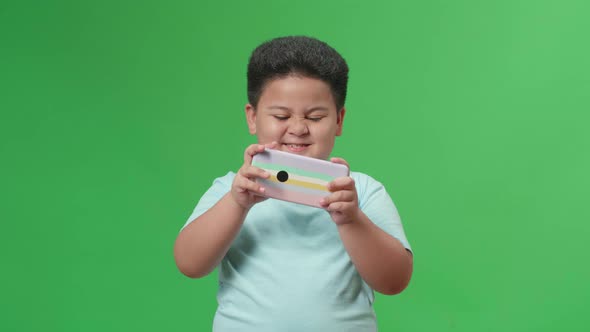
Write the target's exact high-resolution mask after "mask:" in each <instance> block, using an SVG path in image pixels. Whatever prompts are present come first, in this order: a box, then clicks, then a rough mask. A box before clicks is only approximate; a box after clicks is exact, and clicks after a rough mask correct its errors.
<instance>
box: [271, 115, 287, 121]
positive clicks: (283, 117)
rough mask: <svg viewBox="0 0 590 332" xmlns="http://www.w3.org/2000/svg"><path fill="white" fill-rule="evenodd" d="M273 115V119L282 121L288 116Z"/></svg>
mask: <svg viewBox="0 0 590 332" xmlns="http://www.w3.org/2000/svg"><path fill="white" fill-rule="evenodd" d="M273 116H274V117H275V119H277V120H279V121H284V120H287V119H288V118H289V117H288V116H282V115H273Z"/></svg>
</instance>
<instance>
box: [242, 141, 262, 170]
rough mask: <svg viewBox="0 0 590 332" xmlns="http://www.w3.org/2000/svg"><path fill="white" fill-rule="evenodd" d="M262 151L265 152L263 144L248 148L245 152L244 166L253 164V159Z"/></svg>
mask: <svg viewBox="0 0 590 332" xmlns="http://www.w3.org/2000/svg"><path fill="white" fill-rule="evenodd" d="M262 151H264V145H262V144H252V145H250V146H248V147H247V148H246V150H245V151H244V164H246V165H250V164H252V158H253V157H254V156H255V155H256V154H258V153H260V152H262Z"/></svg>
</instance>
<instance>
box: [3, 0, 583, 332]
mask: <svg viewBox="0 0 590 332" xmlns="http://www.w3.org/2000/svg"><path fill="white" fill-rule="evenodd" d="M589 17H590V3H589V2H588V1H586V0H578V1H575V0H564V1H540V0H537V1H533V0H530V1H525V0H512V1H508V0H505V1H414V2H411V1H382V2H369V1H329V2H328V1H318V0H314V1H251V2H248V1H234V2H231V1H229V2H220V1H167V2H158V1H93V2H91V1H19V2H9V1H3V2H1V3H0V110H1V118H0V135H1V136H0V138H1V140H0V147H1V151H0V152H1V158H2V159H1V160H2V163H1V168H2V172H1V177H2V178H1V184H2V191H1V193H2V203H1V206H2V209H1V210H2V223H1V225H2V226H1V230H2V231H1V240H2V241H1V244H0V246H1V247H0V250H1V251H2V263H3V264H2V282H1V287H2V291H1V295H0V297H1V298H2V300H1V301H0V303H1V306H2V307H3V308H1V313H0V329H1V330H3V331H41V330H43V331H139V330H141V331H163V330H166V331H207V330H210V328H211V321H212V317H213V314H214V311H215V307H216V302H215V292H216V273H214V274H212V275H210V276H208V277H206V278H204V279H200V280H191V279H189V278H186V277H184V276H182V275H181V274H180V273H179V272H178V271H177V270H176V267H175V264H174V260H173V256H172V247H173V243H174V240H175V237H176V235H177V233H178V231H179V229H180V227H181V226H182V225H183V223H184V222H185V221H186V219H187V218H188V216H189V215H190V213H191V211H192V209H193V208H194V206H195V205H196V203H197V201H198V199H199V197H200V196H201V195H202V194H203V193H204V191H205V190H206V189H207V188H208V187H209V186H210V184H211V182H212V180H213V179H214V178H215V177H218V176H221V175H224V174H225V173H226V172H227V171H229V170H236V169H237V168H238V167H239V166H240V161H241V158H242V152H243V149H244V148H245V146H246V145H248V144H250V143H252V142H254V138H253V137H251V136H249V135H248V133H247V127H246V124H245V119H244V115H243V107H244V104H245V103H246V88H245V87H246V80H245V73H246V63H247V60H248V56H249V54H250V52H251V51H252V49H253V48H254V47H255V46H256V45H258V44H259V43H261V42H263V41H265V40H267V39H270V38H273V37H277V36H282V35H292V34H304V35H312V36H315V37H318V38H320V39H322V40H324V41H326V42H328V43H329V44H331V45H332V46H333V47H335V48H336V49H337V50H339V51H340V52H341V53H342V54H343V56H344V57H345V58H346V59H347V61H348V63H349V65H350V67H351V72H350V85H349V97H348V100H347V109H348V113H347V118H346V121H345V126H344V134H343V136H342V137H341V138H339V139H338V141H337V143H336V144H337V145H336V148H335V150H334V155H337V156H342V157H344V158H346V159H347V160H348V162H349V163H350V164H351V166H352V168H353V169H354V170H359V171H363V172H365V173H368V174H370V175H372V176H373V177H375V178H377V179H378V180H380V181H381V182H383V183H384V184H385V185H386V187H387V188H388V191H389V192H390V194H391V196H392V197H393V199H394V201H395V202H396V204H397V206H398V209H399V212H400V214H401V216H402V220H403V222H404V226H405V230H406V234H407V236H408V238H409V240H410V242H411V243H412V246H413V249H414V251H415V271H414V276H413V279H412V282H411V284H410V286H409V288H408V289H406V291H405V292H404V293H402V294H401V295H398V296H391V297H388V296H381V295H378V296H377V301H376V303H375V307H376V312H377V315H378V320H379V326H380V330H381V331H556V330H563V331H587V330H588V328H589V326H590V318H589V317H588V305H589V304H590V286H589V281H590V268H589V266H588V258H589V257H588V256H589V255H588V254H589V252H590V250H589V249H588V244H587V242H586V241H587V238H588V235H590V226H588V224H589V221H590V213H589V209H588V202H587V200H588V198H589V197H590V195H589V190H588V188H589V186H590V180H589V179H590V177H589V176H588V170H589V169H590V153H589V151H590V144H589V143H590V135H589V134H588V126H589V124H590V115H589V111H590V46H589V45H590V42H589V41H590V37H589V36H590V19H589ZM219 165H222V166H221V167H220V166H219Z"/></svg>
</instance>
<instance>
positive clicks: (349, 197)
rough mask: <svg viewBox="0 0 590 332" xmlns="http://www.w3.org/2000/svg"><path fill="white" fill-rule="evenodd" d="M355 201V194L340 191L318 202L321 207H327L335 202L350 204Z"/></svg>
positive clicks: (348, 191)
mask: <svg viewBox="0 0 590 332" xmlns="http://www.w3.org/2000/svg"><path fill="white" fill-rule="evenodd" d="M354 200H355V193H354V192H352V191H350V190H341V191H337V192H335V193H332V194H330V195H328V196H326V197H324V198H323V199H322V200H320V205H321V206H328V205H330V204H332V203H335V202H352V201H354Z"/></svg>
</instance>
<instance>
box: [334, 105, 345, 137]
mask: <svg viewBox="0 0 590 332" xmlns="http://www.w3.org/2000/svg"><path fill="white" fill-rule="evenodd" d="M344 114H346V109H345V108H344V107H342V109H341V110H340V112H338V114H337V118H336V124H337V126H338V128H336V136H340V135H342V125H343V124H344Z"/></svg>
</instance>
